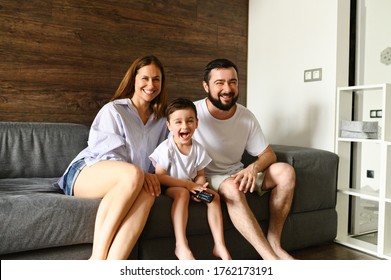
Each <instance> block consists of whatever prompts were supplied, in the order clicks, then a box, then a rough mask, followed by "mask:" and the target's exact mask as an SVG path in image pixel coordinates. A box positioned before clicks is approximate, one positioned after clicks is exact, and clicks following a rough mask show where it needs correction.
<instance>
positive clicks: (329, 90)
mask: <svg viewBox="0 0 391 280" xmlns="http://www.w3.org/2000/svg"><path fill="white" fill-rule="evenodd" d="M349 5H350V1H349V0H339V1H338V0H296V1H292V0H249V41H248V85H247V88H248V92H247V107H248V108H249V109H250V110H251V111H253V112H254V114H255V115H256V117H257V118H258V119H259V121H260V122H261V126H262V129H263V131H264V133H265V134H266V137H267V138H268V139H269V141H270V143H272V144H286V145H296V146H304V147H314V148H319V149H324V150H329V151H334V139H335V136H334V133H335V132H334V130H335V99H336V98H335V96H336V87H337V86H346V85H347V83H348V82H347V81H348V43H349V42H348V41H349V9H350V8H349ZM312 68H322V69H323V79H322V81H319V82H307V83H304V77H303V76H304V70H305V69H312Z"/></svg>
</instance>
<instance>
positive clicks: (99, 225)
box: [74, 161, 144, 259]
mask: <svg viewBox="0 0 391 280" xmlns="http://www.w3.org/2000/svg"><path fill="white" fill-rule="evenodd" d="M143 182H144V172H143V171H142V170H141V169H139V168H138V167H136V166H135V165H132V164H129V163H126V162H119V161H101V162H98V163H96V164H94V165H92V166H91V167H88V166H86V167H84V168H83V170H82V171H81V172H80V174H79V176H78V177H77V179H76V182H75V186H74V195H75V196H80V197H88V198H102V201H101V203H100V205H99V208H98V212H97V216H96V221H95V231H94V241H93V250H92V256H91V259H106V258H107V256H108V254H109V250H110V246H111V244H112V242H113V239H114V236H115V235H116V234H117V232H118V230H119V227H120V225H121V224H122V223H123V221H124V219H125V217H126V216H127V215H128V213H129V211H130V209H131V208H132V206H133V204H134V202H135V201H136V199H137V197H138V196H139V193H140V191H141V188H142V185H143ZM143 226H144V224H143V225H138V226H135V227H134V231H135V232H138V231H139V227H143ZM134 235H136V233H134Z"/></svg>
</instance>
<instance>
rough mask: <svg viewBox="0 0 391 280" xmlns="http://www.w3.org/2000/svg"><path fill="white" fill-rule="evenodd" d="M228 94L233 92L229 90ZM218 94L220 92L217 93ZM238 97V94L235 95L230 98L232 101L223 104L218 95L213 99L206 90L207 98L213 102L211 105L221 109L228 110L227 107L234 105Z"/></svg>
mask: <svg viewBox="0 0 391 280" xmlns="http://www.w3.org/2000/svg"><path fill="white" fill-rule="evenodd" d="M228 94H229V95H234V93H232V92H230V93H228ZM219 96H220V94H219ZM238 98H239V95H237V96H236V97H234V98H233V99H232V101H231V102H230V103H228V104H223V103H222V102H221V101H220V98H219V97H218V98H217V99H215V98H214V97H213V96H212V95H211V94H210V91H208V99H209V101H210V102H211V103H212V104H213V106H215V107H216V108H218V109H220V110H222V111H229V109H231V108H232V107H233V106H235V104H236V102H237V101H238Z"/></svg>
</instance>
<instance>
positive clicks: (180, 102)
mask: <svg viewBox="0 0 391 280" xmlns="http://www.w3.org/2000/svg"><path fill="white" fill-rule="evenodd" d="M183 109H191V110H193V111H194V114H195V117H196V118H197V109H196V106H195V105H194V103H193V101H191V100H190V99H187V98H181V97H180V98H177V99H174V100H173V101H171V102H170V104H168V106H167V110H166V116H167V120H168V121H169V120H170V115H171V114H172V113H174V112H175V111H178V110H183Z"/></svg>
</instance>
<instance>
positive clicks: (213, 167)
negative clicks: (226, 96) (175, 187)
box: [193, 98, 269, 175]
mask: <svg viewBox="0 0 391 280" xmlns="http://www.w3.org/2000/svg"><path fill="white" fill-rule="evenodd" d="M194 104H195V105H196V108H197V114H198V128H197V130H196V131H195V133H194V135H193V139H195V140H197V141H198V142H199V143H200V144H201V145H202V146H203V147H204V148H205V149H206V152H207V153H208V155H209V156H210V157H211V158H212V162H211V163H210V164H209V165H208V166H207V167H206V168H205V173H206V175H221V174H234V173H236V172H238V171H239V170H240V169H242V168H243V164H242V163H241V159H242V155H243V152H244V150H247V152H248V153H249V154H250V155H252V156H258V155H260V154H261V153H262V152H263V151H264V150H265V149H266V148H267V146H268V145H269V143H268V141H267V139H266V138H265V136H264V134H263V132H262V129H261V126H260V124H259V122H258V120H257V119H256V117H255V116H254V114H253V113H252V112H251V111H250V110H248V109H247V108H246V107H244V106H243V105H241V104H237V107H236V112H235V114H234V115H233V116H232V117H231V118H229V119H227V120H219V119H216V118H214V117H213V116H212V115H211V114H210V113H209V110H208V108H207V106H206V98H205V99H202V100H198V101H196V102H194Z"/></svg>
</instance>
